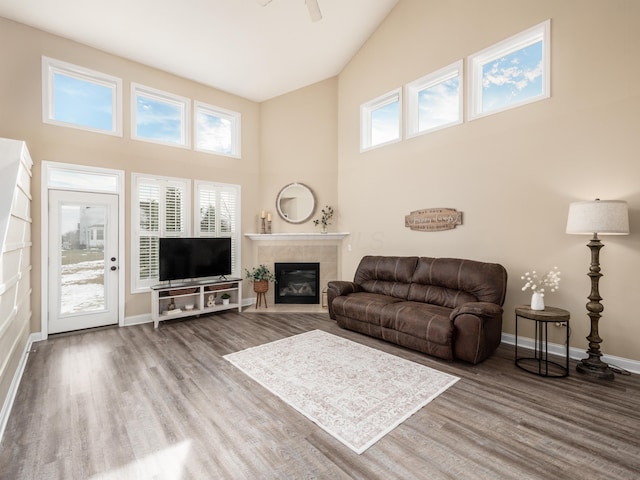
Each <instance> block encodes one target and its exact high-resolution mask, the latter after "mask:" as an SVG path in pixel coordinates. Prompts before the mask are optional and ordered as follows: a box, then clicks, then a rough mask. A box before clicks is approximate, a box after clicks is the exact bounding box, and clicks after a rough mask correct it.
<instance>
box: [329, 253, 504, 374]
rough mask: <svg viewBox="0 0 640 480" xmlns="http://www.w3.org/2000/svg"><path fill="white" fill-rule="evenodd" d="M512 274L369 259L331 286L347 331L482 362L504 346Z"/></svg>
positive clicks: (473, 266) (474, 266)
mask: <svg viewBox="0 0 640 480" xmlns="http://www.w3.org/2000/svg"><path fill="white" fill-rule="evenodd" d="M506 288H507V271H506V270H505V269H504V267H503V266H502V265H499V264H496V263H483V262H478V261H474V260H463V259H457V258H429V257H379V256H366V257H364V258H363V259H362V260H361V261H360V265H359V266H358V269H357V270H356V273H355V277H354V280H353V282H346V281H332V282H329V284H328V289H327V301H328V305H329V315H330V316H331V318H333V319H334V320H337V322H338V325H340V326H341V327H342V328H347V329H349V330H355V331H357V332H360V333H364V334H366V335H371V336H373V337H377V338H382V339H384V340H387V341H389V342H393V343H396V344H398V345H402V346H405V347H408V348H411V349H413V350H418V351H420V352H423V353H427V354H429V355H434V356H436V357H440V358H444V359H447V360H453V359H460V360H464V361H467V362H471V363H474V364H475V363H478V362H481V361H483V360H484V359H486V358H487V357H488V356H489V355H491V354H492V353H493V352H494V351H495V349H496V348H497V347H498V345H499V344H500V338H501V334H502V305H503V304H504V298H505V293H506Z"/></svg>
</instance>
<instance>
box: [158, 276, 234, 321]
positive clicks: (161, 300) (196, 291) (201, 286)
mask: <svg viewBox="0 0 640 480" xmlns="http://www.w3.org/2000/svg"><path fill="white" fill-rule="evenodd" d="M224 293H226V294H228V295H229V296H230V297H231V298H229V302H228V303H223V300H222V298H221V296H222V294H224ZM235 308H237V309H238V312H241V311H242V279H241V278H236V277H233V278H227V279H225V280H208V281H202V282H192V283H174V284H172V285H169V284H160V285H154V286H153V287H151V318H152V319H153V327H154V328H158V324H159V323H160V322H161V321H163V320H170V319H173V318H181V317H191V316H194V315H202V314H205V313H213V312H219V311H222V310H231V309H235Z"/></svg>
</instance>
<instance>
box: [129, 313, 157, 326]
mask: <svg viewBox="0 0 640 480" xmlns="http://www.w3.org/2000/svg"><path fill="white" fill-rule="evenodd" d="M151 322H153V320H151V314H150V313H143V314H142V315H133V316H131V317H125V319H124V325H123V326H124V327H131V326H132V325H142V324H143V323H151Z"/></svg>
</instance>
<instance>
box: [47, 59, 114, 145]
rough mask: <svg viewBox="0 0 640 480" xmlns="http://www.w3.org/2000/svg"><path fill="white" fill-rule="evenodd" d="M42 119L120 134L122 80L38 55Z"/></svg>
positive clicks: (56, 123)
mask: <svg viewBox="0 0 640 480" xmlns="http://www.w3.org/2000/svg"><path fill="white" fill-rule="evenodd" d="M42 121H43V122H44V123H49V124H53V125H60V126H65V127H71V128H78V129H81V130H88V131H92V132H99V133H106V134H109V135H117V136H122V80H121V79H119V78H116V77H112V76H111V75H107V74H104V73H100V72H97V71H95V70H90V69H88V68H84V67H79V66H77V65H72V64H70V63H66V62H62V61H60V60H55V59H53V58H48V57H42Z"/></svg>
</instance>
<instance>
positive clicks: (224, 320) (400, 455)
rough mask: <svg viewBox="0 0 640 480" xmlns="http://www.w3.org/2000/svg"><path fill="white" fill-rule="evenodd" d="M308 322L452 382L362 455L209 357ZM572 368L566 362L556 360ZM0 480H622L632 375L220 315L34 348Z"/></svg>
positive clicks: (636, 396) (630, 437) (638, 402)
mask: <svg viewBox="0 0 640 480" xmlns="http://www.w3.org/2000/svg"><path fill="white" fill-rule="evenodd" d="M313 329H320V330H325V331H328V332H331V333H334V334H337V335H340V336H342V337H345V338H348V339H351V340H354V341H357V342H360V343H362V344H365V345H368V346H372V347H375V348H378V349H380V350H383V351H386V352H389V353H392V354H395V355H398V356H401V357H403V358H406V359H409V360H412V361H415V362H418V363H421V364H423V365H426V366H429V367H432V368H436V369H438V370H440V371H443V372H447V373H450V374H453V375H457V376H459V377H461V380H460V381H459V382H457V383H456V384H455V385H453V386H452V387H451V388H449V389H448V390H447V391H446V392H444V393H443V394H442V395H440V396H439V397H438V398H436V399H435V400H434V401H432V402H431V403H430V404H428V405H427V406H426V407H424V408H422V409H421V410H420V411H418V412H417V413H416V414H414V415H413V416H412V417H410V418H409V419H407V420H406V421H405V422H404V423H403V424H401V425H400V426H399V427H397V428H396V429H394V430H393V431H392V432H391V433H389V434H388V435H386V436H385V437H384V438H382V439H381V440H380V441H378V442H377V443H376V444H375V445H373V446H372V447H371V448H369V449H368V450H367V451H366V452H365V453H363V454H362V455H357V454H355V453H353V452H352V451H351V450H349V449H348V448H347V447H344V446H343V445H342V444H341V443H340V442H338V441H337V440H335V439H334V438H333V437H331V436H330V435H329V434H327V433H325V432H324V431H323V430H321V429H320V428H318V427H317V426H315V425H314V424H313V423H312V422H310V421H309V420H307V419H306V418H305V417H303V416H302V415H300V414H299V413H297V412H296V411H295V410H293V409H292V408H291V407H289V406H288V405H286V404H285V403H284V402H282V401H281V400H280V399H278V398H277V397H275V396H274V395H272V394H270V393H268V392H267V391H266V390H265V389H263V388H262V387H261V386H259V385H258V384H256V383H254V382H253V381H252V380H250V379H249V378H248V377H247V376H246V375H244V374H243V373H241V372H240V371H239V370H237V369H235V367H233V366H232V365H231V364H229V363H228V362H226V361H225V360H224V359H223V358H222V357H223V355H226V354H227V353H231V352H235V351H238V350H242V349H245V348H248V347H251V346H255V345H260V344H263V343H266V342H270V341H273V340H277V339H280V338H284V337H287V336H291V335H295V334H298V333H302V332H305V331H309V330H313ZM572 368H573V369H575V364H573V363H572ZM0 448H1V450H0V478H1V479H12V480H18V479H38V480H43V479H89V478H91V479H126V478H132V479H146V478H154V479H192V478H193V479H276V478H278V479H289V478H296V479H298V478H304V479H312V478H321V479H325V478H328V479H332V478H335V479H347V478H357V479H430V480H437V479H545V480H548V479H576V480H583V479H586V478H588V479H608V480H609V479H638V478H640V376H638V375H632V376H620V375H617V376H616V379H615V380H614V381H613V382H602V381H593V380H587V379H586V378H585V377H583V376H580V375H579V374H577V373H574V370H572V372H571V376H570V377H568V378H564V379H545V378H541V377H537V376H534V375H531V374H528V373H526V372H523V371H522V370H520V369H518V368H516V367H515V366H514V363H513V349H512V348H511V347H509V346H504V345H503V346H501V347H500V348H499V349H498V351H497V352H496V354H495V355H493V356H492V357H491V358H490V359H488V360H487V361H485V362H484V363H482V364H480V365H476V366H473V365H468V364H465V363H459V362H455V363H449V362H445V361H440V360H438V359H434V358H431V357H428V356H425V355H422V354H420V353H417V352H412V351H410V350H406V349H403V348H400V347H396V346H394V345H392V344H388V343H385V342H382V341H378V340H375V339H372V338H368V337H366V336H362V335H360V334H357V333H354V332H349V331H346V330H342V329H340V328H339V327H338V326H337V325H336V324H335V322H333V321H332V320H330V319H329V318H328V316H327V315H326V314H318V313H307V314H293V313H291V314H282V313H278V314H261V315H255V314H251V313H249V314H247V313H243V314H238V313H231V312H227V313H222V314H216V315H212V316H209V317H202V318H199V319H191V320H182V321H180V320H176V321H170V322H165V323H162V324H161V325H160V327H159V328H158V329H157V330H154V329H153V327H152V325H150V324H147V325H141V326H135V327H128V328H106V329H99V330H94V331H86V332H82V333H76V334H72V335H65V336H57V337H51V338H50V339H49V340H47V341H44V342H39V343H36V344H34V346H33V348H32V351H31V353H30V355H29V360H28V363H27V366H26V370H25V372H24V377H23V380H22V382H21V385H20V387H19V391H18V394H17V398H16V402H15V404H14V407H13V411H12V412H11V416H10V418H9V422H8V425H7V429H6V432H5V435H4V438H3V439H2V444H1V445H0Z"/></svg>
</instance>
